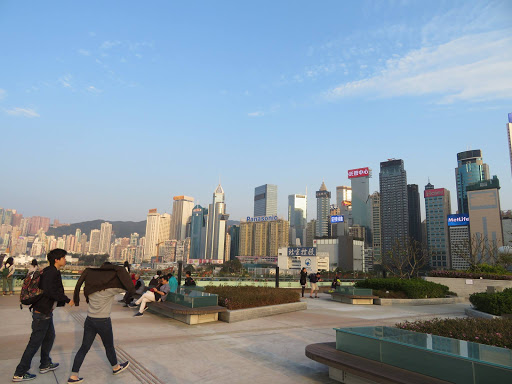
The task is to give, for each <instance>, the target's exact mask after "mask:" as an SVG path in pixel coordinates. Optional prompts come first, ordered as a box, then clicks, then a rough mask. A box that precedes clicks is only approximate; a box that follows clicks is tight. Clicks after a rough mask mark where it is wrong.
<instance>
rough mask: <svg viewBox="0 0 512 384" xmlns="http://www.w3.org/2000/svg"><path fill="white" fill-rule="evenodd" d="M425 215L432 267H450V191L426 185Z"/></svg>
mask: <svg viewBox="0 0 512 384" xmlns="http://www.w3.org/2000/svg"><path fill="white" fill-rule="evenodd" d="M423 196H424V198H425V216H426V222H427V248H428V251H429V255H430V266H431V267H432V268H440V269H449V268H450V267H451V266H450V249H449V248H450V244H449V233H448V222H447V217H448V215H450V214H451V200H450V191H448V190H447V189H445V188H438V189H435V188H434V186H433V185H432V184H430V183H428V184H427V185H426V186H425V192H424V195H423Z"/></svg>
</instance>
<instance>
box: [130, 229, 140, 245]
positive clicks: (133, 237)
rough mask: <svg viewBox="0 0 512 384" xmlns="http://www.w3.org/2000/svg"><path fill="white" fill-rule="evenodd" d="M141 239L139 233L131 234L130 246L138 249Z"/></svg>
mask: <svg viewBox="0 0 512 384" xmlns="http://www.w3.org/2000/svg"><path fill="white" fill-rule="evenodd" d="M139 237H140V235H139V234H138V233H137V232H134V233H132V234H130V246H132V247H136V246H137V245H139Z"/></svg>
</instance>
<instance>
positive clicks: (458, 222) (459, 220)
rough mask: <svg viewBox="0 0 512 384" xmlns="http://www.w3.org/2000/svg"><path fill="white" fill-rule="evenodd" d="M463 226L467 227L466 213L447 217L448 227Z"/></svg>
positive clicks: (467, 217)
mask: <svg viewBox="0 0 512 384" xmlns="http://www.w3.org/2000/svg"><path fill="white" fill-rule="evenodd" d="M465 225H469V215H468V214H467V213H461V214H458V215H448V226H449V227H461V226H465Z"/></svg>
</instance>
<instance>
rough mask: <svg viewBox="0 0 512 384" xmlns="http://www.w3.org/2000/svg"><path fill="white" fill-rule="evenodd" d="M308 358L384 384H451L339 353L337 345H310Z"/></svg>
mask: <svg viewBox="0 0 512 384" xmlns="http://www.w3.org/2000/svg"><path fill="white" fill-rule="evenodd" d="M306 356H307V357H309V358H310V359H311V360H314V361H317V362H319V363H321V364H325V365H327V366H329V367H333V368H336V369H339V370H342V371H345V372H348V373H350V374H352V375H354V376H359V377H363V378H366V379H368V380H373V381H376V382H378V383H382V384H449V382H448V381H445V380H440V379H436V378H434V377H430V376H426V375H422V374H420V373H417V372H412V371H408V370H406V369H402V368H398V367H394V366H392V365H388V364H384V363H381V362H378V361H374V360H370V359H366V358H364V357H360V356H356V355H352V354H350V353H346V352H342V351H338V350H337V349H336V343H318V344H310V345H308V346H307V347H306Z"/></svg>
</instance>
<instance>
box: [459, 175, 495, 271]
mask: <svg viewBox="0 0 512 384" xmlns="http://www.w3.org/2000/svg"><path fill="white" fill-rule="evenodd" d="M499 190H500V181H499V179H498V178H497V177H496V176H494V177H493V178H492V179H490V180H484V181H481V182H478V183H473V184H469V185H468V186H467V194H468V199H467V200H468V208H469V222H470V225H469V229H470V235H471V241H472V242H473V241H476V242H477V243H480V244H481V249H482V252H484V254H480V255H478V256H479V258H480V259H482V258H483V259H484V260H483V261H485V262H492V261H494V260H493V255H492V254H491V253H495V251H496V250H497V248H499V247H501V246H503V227H502V222H501V207H500V192H499Z"/></svg>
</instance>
